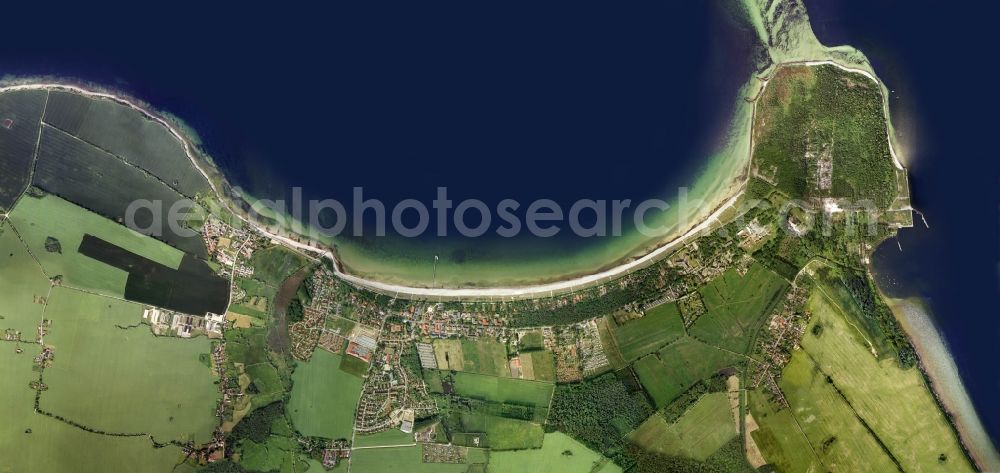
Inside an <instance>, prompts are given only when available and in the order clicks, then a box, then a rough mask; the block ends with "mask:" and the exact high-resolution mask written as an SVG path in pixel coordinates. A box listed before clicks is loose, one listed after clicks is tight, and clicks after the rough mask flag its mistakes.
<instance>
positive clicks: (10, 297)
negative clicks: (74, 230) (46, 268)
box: [0, 222, 51, 341]
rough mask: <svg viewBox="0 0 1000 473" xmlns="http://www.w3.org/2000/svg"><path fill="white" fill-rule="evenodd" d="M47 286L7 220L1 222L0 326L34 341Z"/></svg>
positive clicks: (36, 265)
mask: <svg viewBox="0 0 1000 473" xmlns="http://www.w3.org/2000/svg"><path fill="white" fill-rule="evenodd" d="M50 286H51V285H50V284H49V280H48V279H47V278H46V277H45V275H44V274H43V273H42V269H41V268H40V267H39V266H38V263H37V262H35V260H34V259H33V258H32V257H31V255H30V254H29V253H28V250H27V248H25V246H24V244H23V243H21V240H19V239H18V238H17V234H16V233H14V230H13V229H12V228H11V226H10V224H9V222H3V223H0V288H3V290H2V291H0V330H7V329H13V330H17V331H19V332H21V339H22V340H27V341H34V340H35V334H36V330H37V328H38V324H39V323H40V322H41V321H42V310H43V308H44V305H43V303H44V301H45V297H46V296H48V294H49V287H50Z"/></svg>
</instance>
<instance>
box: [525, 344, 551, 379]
mask: <svg viewBox="0 0 1000 473" xmlns="http://www.w3.org/2000/svg"><path fill="white" fill-rule="evenodd" d="M520 358H521V367H522V368H521V371H522V373H524V374H525V379H533V380H535V381H548V382H552V383H554V382H555V381H556V360H555V357H553V356H552V352H550V351H548V350H542V351H532V352H528V353H522V354H521V356H520ZM528 364H530V365H531V376H530V377H529V376H528V375H527V371H528V370H527V369H525V367H526V366H527V365H528Z"/></svg>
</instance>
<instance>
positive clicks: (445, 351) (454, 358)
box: [433, 338, 465, 371]
mask: <svg viewBox="0 0 1000 473" xmlns="http://www.w3.org/2000/svg"><path fill="white" fill-rule="evenodd" d="M433 344H434V358H435V359H436V360H437V365H438V368H440V369H443V370H454V371H463V370H465V354H464V353H463V351H462V341H461V340H457V339H452V338H449V339H437V340H434V342H433Z"/></svg>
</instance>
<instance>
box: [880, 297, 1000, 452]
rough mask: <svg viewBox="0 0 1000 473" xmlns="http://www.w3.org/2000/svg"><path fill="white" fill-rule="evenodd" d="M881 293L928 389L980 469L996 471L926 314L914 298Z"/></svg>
mask: <svg viewBox="0 0 1000 473" xmlns="http://www.w3.org/2000/svg"><path fill="white" fill-rule="evenodd" d="M883 297H884V298H885V299H886V301H887V302H888V303H889V306H890V307H891V308H892V312H893V313H894V314H895V315H896V319H897V320H899V323H900V324H901V325H902V326H903V329H904V330H905V331H906V333H907V335H909V337H910V340H911V343H913V348H914V349H915V350H916V351H917V356H918V358H919V359H920V366H921V369H923V371H924V373H926V375H927V377H928V378H929V379H930V380H932V382H931V383H930V388H931V391H932V392H933V393H934V396H935V397H936V398H937V399H938V402H939V403H940V404H941V407H942V408H943V409H944V411H945V412H946V413H947V414H948V415H949V416H950V418H951V420H952V423H953V425H954V426H955V429H956V430H957V431H958V435H959V437H960V438H961V441H962V444H963V445H965V447H966V449H967V450H968V452H969V454H970V455H971V456H972V459H973V460H974V461H975V462H976V464H977V465H978V466H979V468H981V469H983V471H1000V455H998V453H997V450H996V448H995V447H994V445H993V441H992V440H991V439H990V436H989V434H988V433H987V432H986V429H985V427H983V424H982V422H981V421H980V419H979V416H978V414H977V413H976V408H975V405H974V404H973V403H972V399H970V398H969V394H968V392H967V391H966V390H965V385H964V384H963V383H962V378H961V376H960V375H959V371H958V366H957V365H956V364H955V360H954V358H953V357H952V355H951V352H950V351H949V350H948V345H947V343H946V342H945V340H944V339H943V338H942V337H941V334H940V333H939V332H938V330H937V328H936V327H935V326H934V322H933V321H932V320H931V318H930V314H928V313H927V311H926V309H925V308H924V307H923V306H922V304H921V303H920V302H919V301H918V300H915V299H892V298H889V297H885V296H883Z"/></svg>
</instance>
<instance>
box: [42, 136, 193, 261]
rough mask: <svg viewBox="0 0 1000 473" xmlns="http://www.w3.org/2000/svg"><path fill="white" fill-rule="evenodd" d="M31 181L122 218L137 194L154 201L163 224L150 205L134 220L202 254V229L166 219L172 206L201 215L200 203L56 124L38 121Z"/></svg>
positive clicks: (140, 226) (159, 234) (108, 215)
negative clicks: (190, 230)
mask: <svg viewBox="0 0 1000 473" xmlns="http://www.w3.org/2000/svg"><path fill="white" fill-rule="evenodd" d="M32 184H33V185H34V186H36V187H39V188H41V189H44V190H45V191H47V192H50V193H53V194H56V195H58V196H60V197H63V198H64V199H66V200H69V201H70V202H73V203H76V204H78V205H80V206H81V207H85V208H88V209H91V210H93V211H94V212H95V213H98V214H100V215H103V216H105V217H108V218H110V219H112V220H119V219H121V221H125V218H126V216H128V215H127V214H128V208H129V206H131V205H132V204H133V203H135V202H136V201H137V200H140V199H141V200H144V201H147V202H151V203H154V208H159V209H161V210H162V216H163V217H164V218H163V219H162V220H163V221H161V222H159V223H161V224H162V225H157V222H156V219H155V217H154V216H155V215H156V213H154V212H150V211H143V212H136V213H134V214H133V215H132V217H134V220H135V225H136V226H137V227H138V228H150V229H152V231H154V232H156V235H155V236H156V238H157V239H159V240H161V241H165V242H167V243H169V244H171V245H172V246H175V247H177V248H180V249H181V250H183V251H184V252H186V253H189V254H191V255H194V256H197V257H199V258H202V259H207V256H208V255H207V250H206V249H205V242H204V241H203V240H202V238H201V235H198V234H197V233H195V234H194V235H185V233H188V232H183V231H181V229H179V228H176V225H169V224H167V222H166V219H167V218H168V217H169V214H170V211H171V209H174V210H175V211H178V212H185V213H188V214H191V215H187V216H186V217H185V218H184V220H186V221H198V222H200V221H203V220H204V214H205V210H204V209H202V208H201V207H198V206H196V205H191V204H193V202H191V201H190V200H188V199H186V198H185V197H184V196H182V195H181V194H179V193H178V192H177V191H175V190H174V189H172V188H171V187H169V186H167V185H166V184H164V183H163V182H161V181H159V180H157V179H156V178H154V177H151V176H150V175H148V174H146V173H145V172H144V171H142V170H140V169H138V168H136V167H134V166H131V165H129V164H127V163H125V162H124V161H122V160H121V159H118V158H117V157H115V156H113V155H110V154H108V153H106V152H104V151H102V150H100V149H98V148H95V147H93V146H90V145H88V144H87V143H84V142H82V141H80V140H78V139H76V138H73V137H72V136H69V135H67V134H66V133H63V132H61V131H58V130H56V129H55V128H52V127H48V126H43V127H42V135H41V141H40V143H39V145H38V158H37V160H36V165H35V173H34V175H33V177H32Z"/></svg>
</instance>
